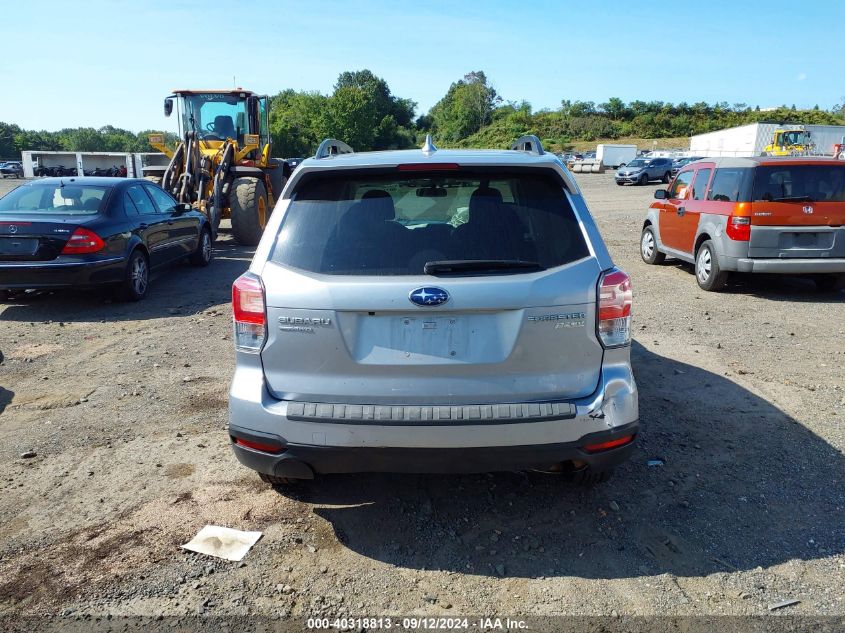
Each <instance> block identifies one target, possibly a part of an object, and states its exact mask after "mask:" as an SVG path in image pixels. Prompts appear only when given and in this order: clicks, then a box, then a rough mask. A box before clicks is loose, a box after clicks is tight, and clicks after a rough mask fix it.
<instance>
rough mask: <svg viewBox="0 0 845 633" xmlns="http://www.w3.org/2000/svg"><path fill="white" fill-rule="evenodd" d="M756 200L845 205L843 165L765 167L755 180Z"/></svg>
mask: <svg viewBox="0 0 845 633" xmlns="http://www.w3.org/2000/svg"><path fill="white" fill-rule="evenodd" d="M754 200H767V201H789V200H795V201H806V202H824V201H826V200H830V201H834V202H843V201H845V164H843V165H763V166H760V167H758V168H757V173H756V174H755V176H754Z"/></svg>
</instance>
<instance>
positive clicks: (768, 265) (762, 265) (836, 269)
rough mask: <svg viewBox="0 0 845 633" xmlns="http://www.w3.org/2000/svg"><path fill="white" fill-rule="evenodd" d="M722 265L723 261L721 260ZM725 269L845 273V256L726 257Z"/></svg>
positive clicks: (746, 271)
mask: <svg viewBox="0 0 845 633" xmlns="http://www.w3.org/2000/svg"><path fill="white" fill-rule="evenodd" d="M719 263H720V265H721V264H722V262H719ZM725 264H726V265H725V266H722V268H723V269H724V270H735V271H737V272H741V273H785V274H800V273H845V258H836V259H827V258H824V257H813V258H806V259H804V258H801V259H798V258H796V259H756V258H755V259H751V258H737V259H734V258H726V262H725Z"/></svg>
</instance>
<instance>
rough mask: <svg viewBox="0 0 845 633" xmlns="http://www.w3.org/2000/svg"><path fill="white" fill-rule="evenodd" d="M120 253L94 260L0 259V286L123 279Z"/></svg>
mask: <svg viewBox="0 0 845 633" xmlns="http://www.w3.org/2000/svg"><path fill="white" fill-rule="evenodd" d="M125 260H126V258H125V257H123V256H117V257H108V258H104V259H98V260H94V261H62V260H61V258H59V260H56V261H49V262H0V290H13V289H49V288H71V287H74V288H75V287H83V286H97V285H100V284H109V283H115V282H118V281H120V280H121V279H123V273H124V269H125V266H126V263H125Z"/></svg>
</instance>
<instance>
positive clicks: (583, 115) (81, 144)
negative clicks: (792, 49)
mask: <svg viewBox="0 0 845 633" xmlns="http://www.w3.org/2000/svg"><path fill="white" fill-rule="evenodd" d="M843 101H845V99H843ZM416 110H417V103H415V102H414V101H412V100H411V99H407V98H402V97H398V96H396V95H394V94H393V93H392V92H391V90H390V87H389V86H388V84H387V82H386V81H385V80H384V79H382V78H380V77H377V76H376V75H374V74H373V73H372V72H371V71H369V70H359V71H347V72H343V73H341V74H340V75H339V77H338V80H337V82H336V83H335V85H334V87H333V90H332V92H331V93H330V94H322V93H319V92H309V91H301V90H283V91H282V92H279V93H278V94H276V95H275V96H273V97H272V98H271V100H270V134H271V137H272V140H273V144H274V148H273V154H274V155H275V156H284V157H293V156H309V155H312V154H313V153H314V151H315V150H316V148H317V146H318V145H319V143H320V141H322V140H323V139H324V138H327V137H334V138H338V139H341V140H344V141H346V142H347V143H349V144H350V145H352V147H353V148H355V149H356V150H358V151H366V150H377V149H404V148H409V147H416V146H419V145H421V143H422V140H423V138H424V137H425V135H426V134H429V133H430V134H432V135H433V137H434V140H435V142H436V143H437V144H438V145H439V146H442V147H493V148H495V147H507V146H508V144H509V143H510V142H512V141H513V140H514V139H515V138H517V137H518V136H520V135H522V134H535V135H537V136H538V137H540V139H541V140H542V141H543V144H544V145H545V146H547V147H548V148H551V149H552V150H555V151H558V150H565V149H568V148H569V147H570V144H571V143H572V142H574V141H597V140H600V139H608V140H612V139H618V138H625V137H635V138H647V139H660V138H676V137H683V136H692V135H694V134H701V133H704V132H712V131H714V130H719V129H722V128H726V127H733V126H736V125H744V124H747V123H755V122H764V121H765V122H775V123H778V122H787V121H788V122H791V123H805V124H826V125H845V103H843V104H842V105H837V106H834V107H832V108H830V109H829V110H825V109H821V108H819V106H815V107H814V108H813V109H811V110H803V109H801V110H799V109H797V108H796V107H795V106H794V105H792V106H791V107H787V106H786V105H783V106H781V107H779V108H776V109H774V110H768V109H767V110H761V109H760V107H759V106H754V107H752V106H750V105H748V104H745V103H734V104H728V103H724V102H723V103H716V104H708V103H704V102H699V103H693V104H689V103H678V104H673V103H667V102H663V101H631V102H630V103H625V102H624V101H622V100H621V99H619V98H618V97H613V98H610V99H608V100H607V101H606V102H603V103H595V102H593V101H572V100H569V99H564V100H562V101H561V103H560V107H559V108H557V109H543V110H538V111H536V112H535V111H534V110H533V109H532V107H531V104H530V103H528V102H526V101H518V102H517V101H505V100H504V99H503V98H502V97H501V96H500V95H499V94H498V93H497V91H496V90H495V88H494V87H493V86H492V85H491V83H490V82H489V81H488V79H487V76H486V75H485V73H484V72H483V71H474V72H470V73H468V74H466V75H465V76H464V77H462V78H461V79H459V80H457V81H455V82H454V83H452V84H451V86H449V89H448V91H447V92H446V94H445V95H444V96H443V97H442V98H441V99H440V100H439V101H438V102H437V103H436V104H435V105H434V106H433V107H432V108H431V109H430V110H429V111H428V112H427V113H426V114H423V115H421V116H416ZM152 131H154V130H145V131H143V132H139V133H137V134H136V133H134V132H131V131H129V130H124V129H120V128H115V127H113V126H111V125H107V126H104V127H101V128H99V129H96V128H67V129H63V130H59V131H58V132H47V131H43V130H42V131H34V130H24V129H21V128H20V127H19V126H17V125H14V124H7V123H0V158H12V157H14V156H19V155H20V152H21V151H23V150H63V151H102V152H149V151H154V150H153V149H152V148H151V147H150V146H149V144H148V142H147V135H148V134H149V133H150V132H152ZM168 137H169V140H170V141H171V142H175V140H176V139H175V137H173V135H168Z"/></svg>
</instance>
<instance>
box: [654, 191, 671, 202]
mask: <svg viewBox="0 0 845 633" xmlns="http://www.w3.org/2000/svg"><path fill="white" fill-rule="evenodd" d="M654 197H655V198H656V199H658V200H668V199H669V192H668V191H667V190H666V189H658V190H656V191H655V192H654Z"/></svg>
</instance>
